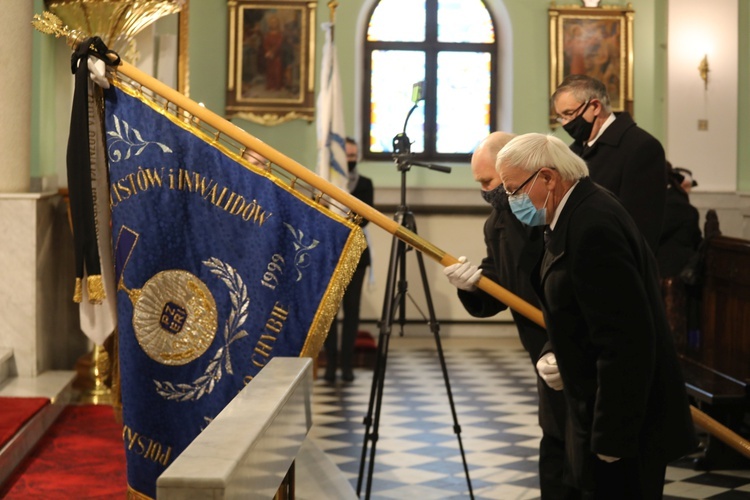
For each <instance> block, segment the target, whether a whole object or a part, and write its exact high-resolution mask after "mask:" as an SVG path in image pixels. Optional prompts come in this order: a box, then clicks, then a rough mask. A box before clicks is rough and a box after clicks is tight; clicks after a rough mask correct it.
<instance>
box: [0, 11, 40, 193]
mask: <svg viewBox="0 0 750 500" xmlns="http://www.w3.org/2000/svg"><path fill="white" fill-rule="evenodd" d="M33 15H34V2H32V1H30V0H9V1H4V2H2V14H1V15H0V33H1V34H2V35H0V39H2V43H0V68H3V76H2V78H0V114H2V119H0V193H25V192H28V191H29V186H30V183H31V56H32V50H31V48H32V34H33V31H34V28H33V27H32V26H31V19H32V16H33Z"/></svg>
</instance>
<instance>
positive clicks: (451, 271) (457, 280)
mask: <svg viewBox="0 0 750 500" xmlns="http://www.w3.org/2000/svg"><path fill="white" fill-rule="evenodd" d="M443 272H444V273H445V275H446V276H447V277H448V281H450V282H451V285H453V286H455V287H456V288H460V289H461V290H466V291H467V292H473V291H474V290H476V289H477V281H479V278H481V277H482V270H481V269H479V268H478V267H477V266H473V265H471V262H468V261H467V260H466V257H464V256H463V255H462V256H461V257H459V258H458V263H456V264H452V265H450V266H448V267H446V268H445V269H443Z"/></svg>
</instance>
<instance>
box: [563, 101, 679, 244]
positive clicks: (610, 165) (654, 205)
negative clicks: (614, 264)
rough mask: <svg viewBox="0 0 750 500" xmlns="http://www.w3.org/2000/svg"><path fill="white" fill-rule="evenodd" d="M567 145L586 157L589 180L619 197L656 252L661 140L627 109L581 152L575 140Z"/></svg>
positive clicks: (662, 184)
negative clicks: (634, 119)
mask: <svg viewBox="0 0 750 500" xmlns="http://www.w3.org/2000/svg"><path fill="white" fill-rule="evenodd" d="M570 149H571V150H572V151H573V152H574V153H575V154H577V155H578V156H580V157H581V158H583V159H584V160H585V161H586V164H587V165H588V167H589V176H590V177H591V180H593V181H594V182H596V183H597V184H600V185H602V186H604V187H605V188H607V189H608V190H610V191H612V192H613V193H614V194H615V196H617V197H618V198H619V199H620V202H622V204H623V206H624V207H625V208H626V209H627V211H628V213H630V215H631V217H633V220H635V223H636V225H637V226H638V228H639V229H640V230H641V233H643V236H644V237H645V238H646V241H647V242H648V244H649V246H650V247H651V251H653V252H654V253H656V249H657V248H658V247H659V235H660V234H661V229H662V221H663V219H664V204H665V199H666V191H667V173H666V172H667V171H666V160H665V158H664V148H662V146H661V143H659V141H658V140H657V139H656V138H655V137H653V136H652V135H651V134H649V133H648V132H646V131H645V130H643V129H641V128H639V127H638V126H637V125H636V124H635V122H634V121H633V119H632V118H631V117H630V115H629V114H628V113H618V114H617V117H616V119H615V121H614V122H612V124H611V125H610V126H609V127H607V129H606V130H605V131H604V133H603V134H602V136H601V137H599V139H597V140H596V142H595V143H594V145H593V146H592V147H591V148H590V149H588V150H586V152H583V144H582V143H579V142H574V143H573V144H571V146H570Z"/></svg>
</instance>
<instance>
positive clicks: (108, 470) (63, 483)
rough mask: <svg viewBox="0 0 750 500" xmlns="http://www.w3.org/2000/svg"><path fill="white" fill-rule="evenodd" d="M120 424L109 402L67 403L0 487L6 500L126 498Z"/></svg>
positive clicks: (1, 496) (1, 495)
mask: <svg viewBox="0 0 750 500" xmlns="http://www.w3.org/2000/svg"><path fill="white" fill-rule="evenodd" d="M126 495H127V479H126V471H125V450H124V448H123V444H122V426H121V425H120V424H118V423H117V422H115V419H114V414H113V412H112V407H111V406H93V405H85V406H68V407H67V408H65V409H64V410H63V412H62V414H61V415H60V417H59V418H58V419H57V421H56V422H55V423H54V424H53V425H52V427H51V428H50V430H49V431H48V432H47V434H46V435H45V436H44V437H43V438H42V439H41V440H40V441H39V443H38V444H37V446H36V448H35V449H34V450H33V451H32V452H31V454H30V455H29V456H28V457H27V458H26V460H24V462H22V463H21V465H19V467H18V468H17V469H16V471H15V473H14V474H13V475H12V476H11V477H10V478H8V481H7V482H6V484H5V485H4V487H3V488H2V489H0V498H4V499H19V500H20V499H24V500H26V499H45V500H56V499H60V500H70V499H84V498H92V499H97V498H98V499H105V498H106V499H109V498H118V499H124V498H126Z"/></svg>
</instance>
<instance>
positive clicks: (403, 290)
mask: <svg viewBox="0 0 750 500" xmlns="http://www.w3.org/2000/svg"><path fill="white" fill-rule="evenodd" d="M415 106H416V104H415ZM413 109H414V108H412V111H413ZM409 114H411V111H410V112H409ZM407 120H408V117H407ZM405 129H406V125H404V130H405ZM393 143H394V151H396V153H397V154H395V155H394V158H395V159H396V161H397V164H398V169H399V171H400V172H401V202H400V204H399V208H398V210H397V212H396V215H395V216H394V220H396V221H397V222H399V223H400V224H401V225H402V226H404V227H405V228H407V229H409V230H410V231H412V232H413V233H415V234H416V232H417V227H416V223H415V221H414V214H413V213H412V212H411V211H410V210H409V208H408V206H407V205H406V172H407V171H408V170H409V169H410V167H411V166H412V165H416V166H421V167H426V168H430V169H433V170H439V171H442V172H450V168H449V167H442V166H439V165H431V164H421V163H416V162H413V161H411V160H410V157H411V155H410V153H409V139H408V137H407V136H406V134H405V133H403V134H399V135H397V136H396V137H395V138H394V139H393ZM403 150H405V151H406V152H405V153H403V154H399V153H400V152H401V151H403ZM409 250H413V248H412V247H407V245H406V243H404V242H403V241H401V240H400V239H398V238H396V237H395V236H394V237H393V242H392V244H391V255H390V260H389V263H388V278H387V281H386V291H385V298H384V300H383V312H382V315H381V318H380V322H379V324H378V326H379V329H380V335H379V339H378V351H377V355H376V360H375V369H374V373H373V377H372V389H371V391H370V402H369V405H368V409H367V415H366V416H365V418H364V424H365V426H366V428H365V436H364V442H363V444H362V457H361V460H360V465H359V478H358V480H357V496H358V497H359V496H360V493H361V491H362V483H363V479H364V472H365V462H366V461H367V448H368V443H369V442H371V443H372V446H371V448H370V458H369V467H368V471H367V485H366V492H365V498H366V499H368V500H369V498H370V491H371V488H372V475H373V470H374V466H375V451H376V445H377V442H378V429H379V426H380V411H381V408H382V401H383V389H384V382H385V368H386V363H387V359H388V345H389V343H390V338H391V327H392V325H393V321H394V317H395V313H396V309H398V312H399V317H398V323H399V326H400V332H401V335H403V328H404V324H405V323H406V318H405V313H406V298H407V296H408V283H407V280H406V252H407V251H409ZM416 257H417V262H418V264H419V274H420V276H421V279H422V286H423V287H424V294H425V299H426V303H427V311H428V314H429V325H430V331H431V332H432V334H433V336H434V337H435V345H436V348H437V353H438V358H439V359H440V367H441V369H442V372H443V380H444V381H445V388H446V390H447V392H448V401H449V403H450V409H451V414H452V415H453V431H454V432H455V434H456V436H457V438H458V447H459V449H460V451H461V458H462V460H463V466H464V472H465V473H466V482H467V484H468V486H469V495H470V497H471V498H472V499H473V498H474V493H473V491H472V487H471V479H470V478H469V468H468V465H467V463H466V455H465V453H464V448H463V443H462V441H461V426H460V425H459V424H458V418H457V416H456V407H455V404H454V403H453V395H452V393H451V386H450V381H449V379H448V369H447V368H446V364H445V357H444V356H443V348H442V345H441V342H440V326H439V324H438V322H437V320H436V319H435V309H434V307H433V304H432V299H431V296H430V289H429V286H428V283H427V274H426V272H425V267H424V258H423V255H422V254H421V253H420V252H416ZM397 275H398V279H397ZM409 298H410V299H411V297H410V296H409ZM411 300H412V302H414V300H413V299H411ZM415 305H416V304H415ZM417 309H419V307H417ZM419 312H420V314H422V317H423V318H424V319H428V318H425V316H424V313H422V311H421V310H420V311H419Z"/></svg>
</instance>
